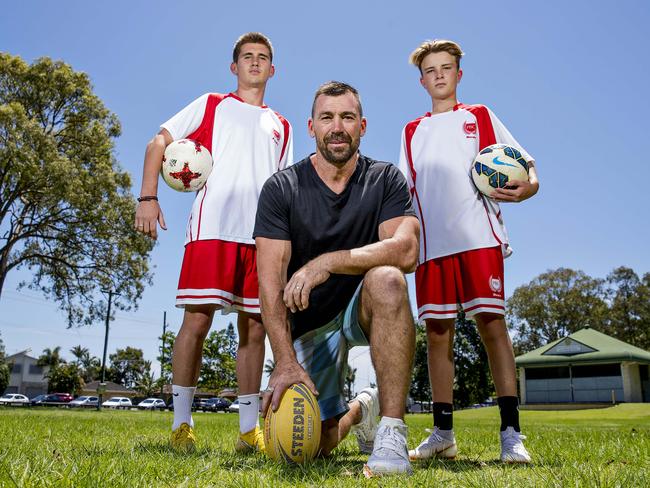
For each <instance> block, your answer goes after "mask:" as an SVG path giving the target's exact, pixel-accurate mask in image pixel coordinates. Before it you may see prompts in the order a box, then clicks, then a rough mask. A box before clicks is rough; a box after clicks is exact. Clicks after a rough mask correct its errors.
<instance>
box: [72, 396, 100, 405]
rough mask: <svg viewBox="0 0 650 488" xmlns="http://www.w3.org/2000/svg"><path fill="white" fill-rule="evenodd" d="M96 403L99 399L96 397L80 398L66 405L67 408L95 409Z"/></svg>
mask: <svg viewBox="0 0 650 488" xmlns="http://www.w3.org/2000/svg"><path fill="white" fill-rule="evenodd" d="M98 402H99V398H97V397H96V396H80V397H78V398H75V399H74V400H72V401H71V402H70V403H68V407H70V408H74V407H96V406H97V403H98Z"/></svg>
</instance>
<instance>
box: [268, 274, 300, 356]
mask: <svg viewBox="0 0 650 488" xmlns="http://www.w3.org/2000/svg"><path fill="white" fill-rule="evenodd" d="M283 290H284V286H279V287H278V286H276V285H274V284H263V281H260V307H261V309H262V323H263V324H264V329H265V330H266V333H267V334H268V336H269V342H270V343H271V350H272V351H273V357H274V358H275V361H276V362H278V361H284V360H287V359H288V360H294V361H295V360H296V352H295V350H294V348H293V341H292V340H291V327H290V326H289V321H288V320H287V306H286V305H285V304H284V301H283V300H282V293H283Z"/></svg>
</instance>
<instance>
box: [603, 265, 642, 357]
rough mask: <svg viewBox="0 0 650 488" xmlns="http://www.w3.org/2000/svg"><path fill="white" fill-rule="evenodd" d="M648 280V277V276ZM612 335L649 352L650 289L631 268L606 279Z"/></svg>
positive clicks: (616, 271)
mask: <svg viewBox="0 0 650 488" xmlns="http://www.w3.org/2000/svg"><path fill="white" fill-rule="evenodd" d="M646 276H648V275H647V274H646ZM607 283H608V284H609V286H610V288H609V297H610V307H609V329H610V333H611V335H613V336H614V337H616V338H617V339H620V340H622V341H625V342H628V343H630V344H632V345H635V346H637V347H640V348H642V349H650V286H648V285H647V284H646V283H644V281H642V280H641V279H639V276H638V275H637V274H636V273H635V272H634V270H632V269H631V268H626V267H624V266H621V267H619V268H616V269H615V270H613V271H612V272H611V273H610V274H609V275H608V276H607Z"/></svg>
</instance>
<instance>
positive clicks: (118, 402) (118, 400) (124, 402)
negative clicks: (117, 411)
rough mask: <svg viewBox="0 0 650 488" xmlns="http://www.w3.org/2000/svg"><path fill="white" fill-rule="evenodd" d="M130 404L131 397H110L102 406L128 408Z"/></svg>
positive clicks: (131, 404)
mask: <svg viewBox="0 0 650 488" xmlns="http://www.w3.org/2000/svg"><path fill="white" fill-rule="evenodd" d="M132 406H133V403H131V399H130V398H126V397H111V398H109V399H108V400H106V401H105V402H104V403H102V407H106V408H129V407H132Z"/></svg>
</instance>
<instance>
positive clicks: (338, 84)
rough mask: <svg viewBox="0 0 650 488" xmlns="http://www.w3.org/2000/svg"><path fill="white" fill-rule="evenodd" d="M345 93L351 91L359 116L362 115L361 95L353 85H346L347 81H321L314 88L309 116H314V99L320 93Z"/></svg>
mask: <svg viewBox="0 0 650 488" xmlns="http://www.w3.org/2000/svg"><path fill="white" fill-rule="evenodd" d="M346 93H352V94H353V95H354V98H356V99H357V105H358V106H359V116H360V117H363V108H362V107H361V97H360V96H359V92H358V91H357V89H356V88H354V87H353V86H351V85H348V84H347V83H343V82H342V81H328V82H327V83H323V84H322V85H321V86H319V87H318V90H316V93H315V94H314V101H313V103H312V104H311V116H312V117H313V116H314V110H315V109H316V100H317V99H318V97H320V96H321V95H326V96H328V97H340V96H341V95H345V94H346Z"/></svg>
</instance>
